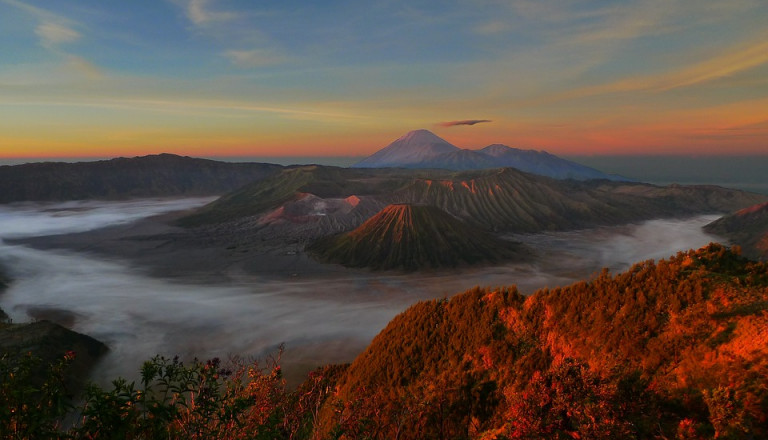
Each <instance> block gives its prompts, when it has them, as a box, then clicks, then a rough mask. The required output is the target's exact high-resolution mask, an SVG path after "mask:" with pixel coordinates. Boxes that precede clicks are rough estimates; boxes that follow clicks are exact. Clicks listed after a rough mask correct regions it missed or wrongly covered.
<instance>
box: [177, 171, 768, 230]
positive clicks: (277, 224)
mask: <svg viewBox="0 0 768 440" xmlns="http://www.w3.org/2000/svg"><path fill="white" fill-rule="evenodd" d="M766 200H768V197H766V196H763V195H759V194H752V193H745V192H742V191H737V190H730V189H726V188H719V187H708V186H695V187H685V186H674V185H673V186H669V187H657V186H653V185H648V184H639V183H628V182H622V183H620V182H609V181H587V182H576V181H560V180H555V179H549V178H546V177H541V176H535V175H532V174H527V173H523V172H520V171H517V170H515V169H512V168H506V169H493V170H476V171H465V172H451V171H442V170H408V169H393V168H386V169H365V170H363V169H349V168H334V167H322V166H306V167H295V168H286V169H284V170H282V171H281V172H279V173H277V174H275V175H273V176H271V177H269V178H266V179H264V180H262V181H259V182H255V183H253V184H250V185H246V186H245V187H243V188H242V189H240V190H238V191H235V192H232V193H230V194H227V195H225V196H223V197H221V198H220V199H218V200H217V201H215V202H213V203H211V204H209V205H208V206H206V207H203V208H201V209H200V210H198V211H196V213H194V214H192V215H190V216H188V217H186V218H185V219H182V220H181V223H182V224H183V225H185V226H190V227H196V226H206V225H207V226H208V227H210V228H217V229H218V230H219V231H220V232H221V234H227V235H230V236H238V237H243V238H245V237H252V238H253V239H254V240H259V241H263V240H267V241H269V240H275V239H277V238H280V239H282V240H296V241H297V242H301V243H308V242H311V241H314V240H315V239H317V238H319V237H322V236H327V235H331V234H335V233H339V232H345V231H350V230H352V229H354V228H356V227H358V226H360V225H361V224H362V223H363V222H364V221H365V220H367V219H369V218H370V217H371V216H373V215H374V214H376V213H377V212H378V211H380V210H381V209H382V208H384V207H385V206H387V205H390V204H411V205H429V206H435V207H437V208H439V209H441V210H443V211H446V212H447V213H449V214H451V215H452V216H453V217H456V218H459V219H461V220H463V221H464V222H465V223H467V224H470V225H472V226H474V227H477V228H480V229H483V230H485V231H488V232H492V233H494V232H538V231H547V230H568V229H575V228H585V227H593V226H599V225H617V224H624V223H627V222H632V221H640V220H647V219H652V218H660V217H676V216H684V215H693V214H701V213H712V212H723V213H725V212H732V211H735V210H737V209H741V208H744V207H746V206H751V205H754V204H756V203H761V202H765V201H766ZM249 239H250V238H249Z"/></svg>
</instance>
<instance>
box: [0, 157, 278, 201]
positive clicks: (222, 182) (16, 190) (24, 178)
mask: <svg viewBox="0 0 768 440" xmlns="http://www.w3.org/2000/svg"><path fill="white" fill-rule="evenodd" d="M281 168H282V167H281V166H279V165H272V164H261V163H228V162H218V161H213V160H206V159H195V158H190V157H182V156H176V155H172V154H159V155H152V156H142V157H134V158H117V159H111V160H102V161H94V162H75V163H63V162H41V163H30V164H24V165H13V166H10V165H6V166H0V203H10V202H19V201H60V200H84V199H126V198H132V197H170V196H200V195H218V194H222V193H226V192H230V191H232V190H234V189H237V188H239V187H241V186H243V185H245V184H247V183H251V182H254V181H257V180H260V179H263V178H264V177H266V176H269V175H271V174H272V173H274V172H277V171H278V170H280V169H281Z"/></svg>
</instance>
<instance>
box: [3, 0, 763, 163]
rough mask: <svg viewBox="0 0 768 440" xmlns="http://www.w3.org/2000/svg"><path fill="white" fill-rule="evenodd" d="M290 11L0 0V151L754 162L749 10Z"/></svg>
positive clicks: (758, 42) (438, 6)
mask: <svg viewBox="0 0 768 440" xmlns="http://www.w3.org/2000/svg"><path fill="white" fill-rule="evenodd" d="M299 3H300V4H301V6H302V7H287V6H285V5H281V4H275V5H270V6H264V5H257V4H256V3H253V2H245V1H237V0H230V1H214V0H174V1H168V2H154V1H152V2H150V1H138V2H136V3H132V4H131V7H129V6H126V5H121V4H119V3H118V4H112V2H100V1H96V0H86V1H83V2H81V3H79V4H78V7H70V6H71V5H70V6H66V5H60V4H58V3H50V2H43V1H26V0H0V35H1V36H2V38H0V53H3V54H4V55H3V60H2V61H0V157H6V158H10V157H112V156H135V155H144V154H154V153H160V152H169V153H176V154H182V155H191V156H207V157H211V156H322V155H332V156H366V155H369V154H371V153H373V152H374V151H376V150H378V149H380V148H382V147H384V146H386V145H387V144H389V143H390V142H392V141H393V140H395V139H396V138H398V137H399V136H401V135H403V134H404V133H406V132H408V131H410V130H413V129H419V128H426V129H429V130H432V131H433V132H435V133H436V134H438V135H439V136H441V137H443V138H445V139H446V140H448V141H450V142H452V143H454V144H455V145H457V146H460V147H464V148H480V147H483V146H485V145H488V144H491V143H503V144H506V145H510V146H514V147H520V148H533V149H542V150H547V151H550V152H552V153H554V154H645V153H648V154H722V155H731V154H768V31H767V30H766V27H765V23H768V3H766V2H762V1H757V0H731V1H728V2H722V1H719V0H718V1H715V0H698V1H696V2H664V4H663V7H661V6H660V5H659V4H658V1H657V0H633V1H630V2H626V1H596V0H595V1H585V2H573V3H568V4H563V3H562V2H560V1H556V0H539V1H532V0H530V1H529V0H516V1H511V2H504V3H497V2H491V1H481V0H473V1H470V2H465V3H456V4H451V5H446V4H445V3H444V2H429V1H427V2H423V3H420V5H413V4H412V2H405V1H394V2H381V3H380V2H375V1H374V2H371V3H370V4H366V5H357V4H350V5H346V6H344V7H338V6H334V5H326V6H325V7H323V8H321V7H319V6H318V5H316V4H314V3H312V2H299ZM507 3H508V4H507ZM293 6H297V5H293ZM338 23H346V25H345V26H343V27H340V26H338ZM465 119H482V120H488V121H490V122H482V123H478V124H475V125H462V126H454V127H444V126H440V125H439V124H440V123H441V122H445V121H453V120H465Z"/></svg>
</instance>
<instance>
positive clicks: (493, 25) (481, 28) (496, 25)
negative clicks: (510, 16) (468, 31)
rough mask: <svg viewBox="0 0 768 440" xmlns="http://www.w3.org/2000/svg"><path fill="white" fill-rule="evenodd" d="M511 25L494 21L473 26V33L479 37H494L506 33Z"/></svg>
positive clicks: (506, 22)
mask: <svg viewBox="0 0 768 440" xmlns="http://www.w3.org/2000/svg"><path fill="white" fill-rule="evenodd" d="M510 29H512V25H511V24H510V23H509V22H508V21H502V20H494V21H488V22H485V23H481V24H479V25H477V26H475V28H474V31H475V33H477V34H480V35H494V34H502V33H504V32H508V31H509V30H510Z"/></svg>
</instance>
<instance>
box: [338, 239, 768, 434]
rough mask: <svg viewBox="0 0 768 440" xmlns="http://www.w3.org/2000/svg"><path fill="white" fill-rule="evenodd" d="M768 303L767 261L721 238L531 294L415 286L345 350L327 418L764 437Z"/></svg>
mask: <svg viewBox="0 0 768 440" xmlns="http://www.w3.org/2000/svg"><path fill="white" fill-rule="evenodd" d="M767 310H768V266H766V264H764V263H752V262H749V261H747V260H745V259H743V258H741V257H739V256H737V255H735V254H733V253H731V252H730V251H728V250H727V249H725V248H723V247H722V246H719V245H710V246H709V247H707V248H704V249H701V250H699V251H695V252H694V251H691V252H688V253H680V254H678V255H677V256H675V257H672V258H670V259H669V260H666V261H659V262H657V263H653V262H644V263H640V264H637V265H635V266H633V267H632V268H631V269H630V270H628V271H627V272H624V273H621V274H618V275H615V276H614V275H611V274H609V273H607V272H604V273H602V274H600V275H599V276H597V277H596V278H595V279H593V280H590V281H586V282H578V283H575V284H573V285H571V286H568V287H564V288H558V289H553V290H541V291H538V292H536V293H535V294H534V295H532V296H530V297H527V298H526V297H523V296H522V295H520V294H519V293H517V292H516V290H515V289H514V288H506V289H497V290H489V289H479V288H476V289H473V290H471V291H468V292H465V293H462V294H459V295H456V296H455V297H453V298H451V299H450V300H433V301H428V302H421V303H418V304H416V305H414V306H412V307H411V308H410V309H409V310H407V311H405V312H404V313H402V314H400V315H399V316H397V317H396V318H395V319H393V320H392V321H391V322H390V323H389V325H388V326H387V327H386V328H385V329H384V330H383V331H382V332H381V333H380V334H379V335H378V336H377V337H376V338H375V339H374V340H373V342H372V343H371V345H370V346H369V347H368V349H367V350H366V351H365V352H363V353H362V354H361V355H360V356H358V358H357V359H356V360H355V361H354V362H353V363H352V365H351V366H350V367H349V369H348V370H347V372H346V373H345V374H344V376H343V377H342V379H341V380H340V382H339V384H338V392H337V393H338V394H337V397H338V398H339V399H340V401H341V402H342V403H343V405H336V406H335V408H339V407H343V408H345V411H346V412H343V413H339V412H337V413H336V414H337V416H333V415H331V414H330V412H326V413H325V417H326V418H325V421H324V423H325V427H326V428H325V429H327V427H332V426H333V425H334V423H338V422H337V421H338V420H340V419H339V417H338V414H341V415H342V416H343V417H344V420H343V422H344V423H346V425H344V426H349V423H348V421H349V420H368V421H370V422H371V423H372V425H373V427H372V428H369V429H373V428H375V429H378V430H381V431H383V432H387V433H389V434H391V435H393V434H395V433H398V432H399V433H400V435H401V436H403V437H405V438H414V437H420V438H430V437H432V436H435V437H437V436H439V435H444V436H447V437H450V438H694V437H686V436H678V434H680V432H681V430H688V429H690V430H691V431H692V432H693V431H697V432H701V433H703V434H702V435H703V436H702V437H695V438H712V437H713V436H719V437H721V438H766V436H768V428H767V427H768V412H767V411H766V406H765V405H766V402H768V388H766V387H765V378H766V377H768V351H767V350H766V348H765V347H766V343H768V313H766V311H767ZM334 417H336V418H335V419H334ZM438 422H439V423H438ZM558 432H559V433H560V434H561V435H555V434H556V433H558ZM441 433H442V434H441ZM446 433H447V434H446ZM729 436H730V437H729Z"/></svg>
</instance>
